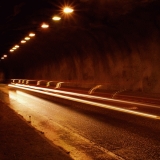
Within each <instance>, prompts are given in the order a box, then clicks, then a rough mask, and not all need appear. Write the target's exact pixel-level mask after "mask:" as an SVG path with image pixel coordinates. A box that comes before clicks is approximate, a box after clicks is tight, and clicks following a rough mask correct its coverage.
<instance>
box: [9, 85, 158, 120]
mask: <svg viewBox="0 0 160 160" xmlns="http://www.w3.org/2000/svg"><path fill="white" fill-rule="evenodd" d="M8 86H10V87H14V88H19V89H24V90H28V91H33V92H36V93H41V94H45V95H50V96H54V97H59V98H63V99H67V100H71V101H75V102H80V103H84V104H89V105H93V106H98V107H101V108H106V109H110V110H115V111H119V112H124V113H129V114H133V115H138V116H142V117H147V118H152V119H157V120H160V117H159V116H158V115H153V114H147V113H143V112H137V111H132V110H128V109H123V108H119V107H115V106H111V105H106V104H103V103H98V102H92V101H89V100H83V99H79V98H74V97H69V96H64V95H59V94H54V93H50V92H45V91H42V90H38V88H37V89H33V88H29V87H28V88H27V87H24V86H23V85H22V86H20V85H13V84H9V85H8ZM32 87H33V86H32ZM39 88H41V87H39ZM47 90H48V89H47ZM74 94H75V93H74Z"/></svg>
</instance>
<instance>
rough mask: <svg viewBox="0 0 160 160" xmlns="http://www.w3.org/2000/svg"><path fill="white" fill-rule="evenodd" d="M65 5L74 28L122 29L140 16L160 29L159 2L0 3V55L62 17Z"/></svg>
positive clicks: (41, 0)
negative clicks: (101, 25)
mask: <svg viewBox="0 0 160 160" xmlns="http://www.w3.org/2000/svg"><path fill="white" fill-rule="evenodd" d="M64 5H70V6H72V7H73V8H74V10H75V12H74V18H73V19H74V25H77V26H81V25H82V26H85V25H95V24H103V25H106V26H113V27H115V26H116V25H117V24H118V25H120V26H123V25H124V28H125V25H126V23H124V22H126V21H127V20H128V21H130V19H135V17H137V18H139V16H141V18H142V19H143V18H144V19H148V20H153V21H154V23H156V25H157V27H159V23H158V20H159V18H160V17H159V12H160V2H159V0H138V1H135V0H115V1H112V0H99V1H97V0H74V1H73V0H70V1H64V0H34V1H33V0H14V1H13V0H5V1H0V19H1V21H0V35H1V43H0V48H1V50H0V54H1V56H2V55H4V54H10V53H9V50H10V49H11V48H12V47H13V46H14V45H15V44H17V43H19V41H20V40H21V39H22V38H23V37H24V36H26V34H28V33H29V32H30V31H33V32H36V31H38V30H39V29H40V25H41V24H42V23H43V22H51V21H52V20H51V18H52V16H53V15H55V14H61V12H62V7H63V6H64ZM134 23H139V21H137V22H136V21H135V22H134ZM145 27H147V26H145Z"/></svg>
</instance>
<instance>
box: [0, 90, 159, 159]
mask: <svg viewBox="0 0 160 160" xmlns="http://www.w3.org/2000/svg"><path fill="white" fill-rule="evenodd" d="M3 91H4V90H3ZM6 93H8V95H9V96H7V94H5V95H4V94H3V93H1V94H0V95H1V96H0V97H1V99H3V100H4V101H5V102H6V103H8V104H9V105H10V107H12V108H13V109H14V110H16V111H17V112H18V113H19V114H21V115H22V116H23V117H24V118H25V119H26V120H29V116H31V122H32V125H33V126H35V127H37V128H38V129H40V130H42V131H43V132H44V133H45V134H46V136H48V137H49V138H51V140H52V141H53V142H54V143H57V145H60V146H61V147H63V148H64V149H66V150H68V151H69V152H71V154H72V156H73V157H74V158H75V159H78V157H81V158H82V159H84V157H85V159H86V158H88V159H89V158H90V159H129V160H132V159H133V160H136V159H137V160H138V159H143V160H145V159H147V160H148V159H149V160H152V159H154V160H155V159H159V157H160V154H159V149H160V136H159V135H160V134H159V133H160V129H159V126H160V125H159V122H158V121H156V120H151V119H149V120H148V119H143V118H139V117H135V116H128V117H127V116H126V117H124V116H123V115H122V116H121V115H117V113H115V114H113V115H111V114H110V112H108V113H107V112H106V113H104V114H101V113H98V112H97V113H96V112H92V111H87V110H83V109H81V108H74V107H71V106H66V105H58V104H55V103H53V102H49V101H47V100H44V99H40V98H38V97H35V96H32V95H28V94H26V93H24V92H21V91H17V92H15V91H14V90H11V91H7V90H6ZM7 97H8V98H7ZM133 118H134V120H133ZM55 132H57V134H56V133H55ZM53 135H54V136H53ZM66 146H67V147H66ZM75 152H76V154H75ZM82 153H83V154H82ZM77 155H78V156H77ZM76 156H77V157H76Z"/></svg>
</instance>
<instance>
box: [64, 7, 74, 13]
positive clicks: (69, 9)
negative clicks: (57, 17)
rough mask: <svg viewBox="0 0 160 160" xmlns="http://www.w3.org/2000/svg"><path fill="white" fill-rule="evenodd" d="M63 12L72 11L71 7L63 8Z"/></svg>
mask: <svg viewBox="0 0 160 160" xmlns="http://www.w3.org/2000/svg"><path fill="white" fill-rule="evenodd" d="M63 12H64V13H67V14H68V13H72V12H73V9H72V8H70V7H65V8H64V9H63Z"/></svg>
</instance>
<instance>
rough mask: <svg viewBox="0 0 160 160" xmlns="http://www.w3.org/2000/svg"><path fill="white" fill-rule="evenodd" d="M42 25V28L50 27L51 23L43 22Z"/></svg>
mask: <svg viewBox="0 0 160 160" xmlns="http://www.w3.org/2000/svg"><path fill="white" fill-rule="evenodd" d="M41 27H42V28H48V27H49V25H48V24H45V23H43V24H42V25H41Z"/></svg>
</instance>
